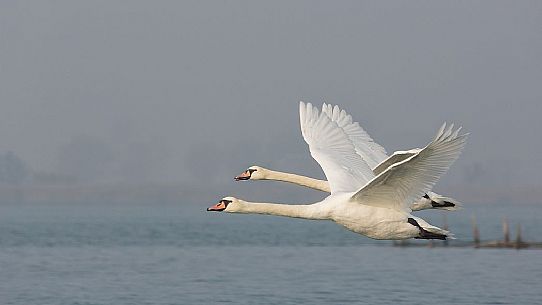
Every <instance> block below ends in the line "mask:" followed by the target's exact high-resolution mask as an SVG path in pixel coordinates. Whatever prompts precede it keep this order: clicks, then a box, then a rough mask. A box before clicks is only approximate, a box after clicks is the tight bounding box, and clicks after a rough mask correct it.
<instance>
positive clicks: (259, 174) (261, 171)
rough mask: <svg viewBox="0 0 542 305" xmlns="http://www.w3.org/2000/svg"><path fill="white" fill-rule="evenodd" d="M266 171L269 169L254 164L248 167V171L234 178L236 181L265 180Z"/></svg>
mask: <svg viewBox="0 0 542 305" xmlns="http://www.w3.org/2000/svg"><path fill="white" fill-rule="evenodd" d="M266 172H267V170H266V169H265V168H263V167H261V166H257V165H252V166H251V167H249V168H247V170H246V171H244V172H242V173H241V174H239V175H238V176H236V177H235V178H234V179H235V181H243V180H264V179H265V177H266Z"/></svg>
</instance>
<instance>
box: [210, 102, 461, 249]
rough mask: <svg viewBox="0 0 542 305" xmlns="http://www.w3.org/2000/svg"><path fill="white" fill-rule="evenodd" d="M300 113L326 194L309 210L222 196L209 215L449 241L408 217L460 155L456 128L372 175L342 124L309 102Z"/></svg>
mask: <svg viewBox="0 0 542 305" xmlns="http://www.w3.org/2000/svg"><path fill="white" fill-rule="evenodd" d="M299 110H300V113H299V114H300V124H301V132H302V135H303V138H304V139H305V141H306V142H307V144H308V145H309V150H310V152H311V155H312V156H313V158H314V159H315V160H316V161H317V162H318V163H319V164H320V166H321V167H322V169H323V171H324V173H325V175H326V178H327V179H328V181H329V185H330V188H331V195H329V196H328V197H327V198H325V199H324V200H322V201H320V202H317V203H314V204H309V205H287V204H271V203H251V202H247V201H243V200H240V199H236V198H234V197H225V198H224V199H222V200H221V201H220V202H219V203H218V204H217V205H215V206H214V207H211V208H209V209H208V210H212V211H225V212H232V213H256V214H270V215H278V216H288V217H298V218H307V219H330V220H333V221H335V222H336V223H338V224H341V225H343V226H344V227H346V228H347V229H349V230H351V231H354V232H356V233H359V234H362V235H365V236H368V237H371V238H375V239H406V238H424V239H446V238H447V237H450V235H449V233H448V232H447V231H445V230H442V229H440V228H438V227H435V226H432V225H430V224H428V223H427V222H425V221H424V220H423V219H421V218H418V217H414V216H412V215H410V213H409V212H410V208H409V207H410V205H411V204H412V203H413V202H414V201H415V200H416V199H417V198H419V197H421V196H422V195H423V194H425V193H426V192H428V191H429V190H430V188H431V187H432V186H433V185H434V184H435V183H436V182H437V180H438V178H439V177H440V176H441V175H442V174H443V173H444V172H445V171H446V170H447V169H448V168H449V167H450V165H451V164H452V163H453V162H454V161H455V160H456V159H457V157H458V156H459V154H460V152H461V150H462V149H463V147H464V146H465V143H466V138H467V135H459V130H460V128H459V129H456V130H454V129H453V125H452V126H450V127H449V128H448V129H446V128H445V124H444V125H443V126H442V127H441V129H440V130H439V131H438V133H437V135H436V137H435V138H434V140H433V141H432V142H431V143H429V144H428V145H427V146H426V147H424V148H423V149H421V150H419V151H417V152H416V153H414V154H413V155H411V156H409V157H408V158H406V159H404V160H403V161H401V162H398V163H395V164H393V165H391V166H389V167H388V168H387V169H386V170H384V171H383V172H381V173H380V174H379V175H378V176H375V175H374V173H373V171H372V170H371V168H370V167H369V165H368V164H367V162H366V161H364V159H363V158H362V157H361V156H360V154H359V153H358V149H356V146H355V145H354V144H353V143H352V140H351V139H350V138H349V136H348V135H347V134H346V132H345V131H344V129H343V128H341V127H340V126H339V125H340V124H343V123H342V122H343V121H341V122H339V123H337V122H335V121H332V120H331V119H330V116H329V113H325V112H322V113H321V112H319V111H318V109H317V108H315V107H313V106H312V105H311V104H310V103H309V104H305V103H303V102H301V103H300V107H299ZM332 115H333V113H332ZM339 115H340V112H339ZM344 122H346V125H345V126H348V124H352V123H351V119H350V120H349V119H348V118H346V119H345V120H344ZM369 139H370V137H369ZM382 151H383V150H382ZM375 155H376V154H375ZM375 162H376V161H375Z"/></svg>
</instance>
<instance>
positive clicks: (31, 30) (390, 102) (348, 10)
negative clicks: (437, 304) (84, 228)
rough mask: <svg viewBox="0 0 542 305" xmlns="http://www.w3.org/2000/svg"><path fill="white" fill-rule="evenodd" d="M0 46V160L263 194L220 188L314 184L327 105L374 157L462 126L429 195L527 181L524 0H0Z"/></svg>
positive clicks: (535, 174) (539, 123) (96, 178)
mask: <svg viewBox="0 0 542 305" xmlns="http://www.w3.org/2000/svg"><path fill="white" fill-rule="evenodd" d="M0 39H1V41H0V106H1V107H0V152H7V151H13V152H14V153H16V154H17V155H18V156H19V157H20V158H21V159H23V160H24V161H25V162H26V163H27V165H28V167H29V168H31V169H32V171H34V172H44V173H60V174H65V175H69V176H70V175H71V176H74V177H77V178H78V179H80V181H84V182H89V183H147V182H148V183H171V184H175V183H178V184H179V185H180V186H186V187H187V186H190V185H196V184H200V185H201V184H202V183H203V184H206V185H209V188H210V190H209V192H210V193H211V195H212V196H216V197H221V196H223V195H227V194H222V193H220V192H222V191H223V190H224V189H231V190H232V192H233V193H238V194H239V193H240V194H246V192H249V191H248V189H249V188H258V189H264V188H265V189H272V190H273V191H275V192H276V191H277V190H280V189H281V187H282V186H280V185H269V184H267V185H265V183H264V184H257V185H256V184H255V183H252V184H249V185H247V184H243V185H241V184H240V183H234V182H232V181H231V178H232V177H233V176H234V175H235V174H237V173H238V172H240V171H241V170H243V169H244V168H246V167H247V166H249V165H251V164H259V165H263V166H266V167H269V168H276V169H281V170H286V171H292V172H294V171H295V172H300V173H305V174H310V175H313V176H319V177H322V176H323V175H322V173H321V170H320V169H319V167H318V165H317V164H316V163H315V162H314V161H312V159H311V158H310V155H309V153H308V149H307V146H306V144H305V143H304V141H303V139H302V137H301V134H300V131H299V118H298V102H299V100H303V101H308V102H309V101H310V102H312V103H314V104H318V105H320V104H321V103H322V101H324V100H326V101H328V102H330V103H334V104H339V105H340V106H342V107H343V108H345V109H346V110H347V111H348V112H349V113H350V114H352V116H353V117H354V119H355V120H357V121H359V122H360V124H361V126H363V127H364V128H365V129H366V130H367V131H368V132H369V134H370V135H371V136H372V137H373V138H374V139H375V140H376V141H377V142H379V143H380V144H382V145H383V146H384V147H385V148H386V149H387V151H388V152H393V151H394V150H397V149H407V148H412V147H419V146H423V145H425V144H426V143H427V142H428V141H430V140H431V139H432V137H433V135H434V133H435V132H436V130H437V129H438V127H439V126H440V125H441V124H442V122H443V121H448V122H455V123H456V124H460V125H463V126H464V129H465V131H468V132H470V133H471V137H470V140H469V143H468V146H467V149H466V150H465V152H464V153H463V155H462V156H461V157H460V159H459V160H458V161H457V162H456V163H455V164H454V166H453V167H452V168H451V170H450V171H449V173H448V174H447V175H446V176H445V177H444V178H443V179H442V180H441V183H440V184H439V185H438V187H437V190H443V191H444V192H446V191H452V190H453V191H455V192H458V190H460V191H461V190H464V191H465V195H464V196H463V198H465V197H466V199H471V198H474V199H473V200H478V199H476V198H480V197H481V195H480V194H479V193H477V194H476V190H481V191H489V190H492V189H499V190H500V191H501V192H504V191H503V190H507V189H510V190H511V191H512V190H515V192H517V190H518V189H520V190H522V189H524V188H527V189H529V192H536V190H537V189H538V188H540V186H542V185H541V183H540V181H542V171H541V170H540V169H541V168H542V143H541V142H542V141H541V140H540V139H541V135H540V134H541V132H542V119H541V116H542V2H541V1H447V2H444V1H439V2H436V1H399V2H393V1H386V2H382V1H372V2H367V1H268V2H257V1H1V2H0ZM213 187H216V189H219V190H220V192H217V193H216V194H214V193H213V191H212V189H213ZM454 195H455V194H454ZM476 196H478V197H476ZM456 197H459V198H462V195H458V196H456ZM249 199H256V198H249ZM258 199H263V198H258Z"/></svg>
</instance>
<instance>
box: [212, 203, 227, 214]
mask: <svg viewBox="0 0 542 305" xmlns="http://www.w3.org/2000/svg"><path fill="white" fill-rule="evenodd" d="M225 209H226V204H225V203H224V202H222V201H221V202H219V203H217V204H215V205H213V206H212V207H209V208H207V211H214V212H221V211H224V210H225Z"/></svg>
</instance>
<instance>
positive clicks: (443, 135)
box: [352, 123, 467, 211]
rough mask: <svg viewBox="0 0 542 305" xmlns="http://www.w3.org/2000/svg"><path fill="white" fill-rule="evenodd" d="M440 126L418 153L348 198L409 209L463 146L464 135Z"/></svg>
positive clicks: (394, 165) (389, 168) (374, 204)
mask: <svg viewBox="0 0 542 305" xmlns="http://www.w3.org/2000/svg"><path fill="white" fill-rule="evenodd" d="M445 128H446V123H445V124H444V125H442V127H441V128H440V130H439V131H438V133H437V136H436V137H435V139H434V140H433V141H432V142H431V143H429V145H427V146H426V147H425V148H423V149H422V150H420V151H419V152H418V153H416V154H414V155H412V156H410V157H409V158H407V159H406V160H403V161H401V162H399V163H395V164H393V165H392V166H390V167H388V169H387V170H385V171H384V172H383V173H381V174H380V175H378V176H376V177H375V178H374V179H373V180H371V181H370V182H369V183H368V184H367V185H365V186H364V187H363V188H362V189H361V190H359V191H358V192H357V193H356V194H354V195H353V196H352V200H354V201H356V202H359V203H362V204H366V205H371V206H378V207H386V208H392V209H396V210H401V211H410V205H411V204H412V203H413V202H414V201H415V200H416V199H419V198H420V197H422V196H423V195H424V194H425V193H426V192H428V191H429V190H431V188H432V187H433V185H434V184H435V183H436V182H437V181H438V179H439V178H440V176H441V175H442V174H444V173H445V172H446V171H447V170H448V168H449V167H450V166H451V165H452V163H453V162H454V161H455V160H456V159H457V158H458V157H459V154H460V153H461V150H462V149H463V147H465V143H466V140H467V134H463V135H458V133H459V130H461V128H458V129H457V130H455V131H453V124H452V125H451V126H450V128H448V129H445Z"/></svg>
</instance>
